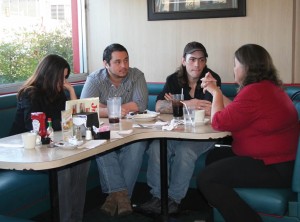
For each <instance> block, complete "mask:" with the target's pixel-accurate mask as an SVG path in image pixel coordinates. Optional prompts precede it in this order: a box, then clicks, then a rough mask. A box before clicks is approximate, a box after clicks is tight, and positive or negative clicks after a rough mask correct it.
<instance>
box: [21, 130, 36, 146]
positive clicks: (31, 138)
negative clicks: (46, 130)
mask: <svg viewBox="0 0 300 222" xmlns="http://www.w3.org/2000/svg"><path fill="white" fill-rule="evenodd" d="M21 136H22V141H23V145H24V148H25V149H33V148H35V144H36V137H37V134H36V133H34V132H28V133H23V134H22V135H21Z"/></svg>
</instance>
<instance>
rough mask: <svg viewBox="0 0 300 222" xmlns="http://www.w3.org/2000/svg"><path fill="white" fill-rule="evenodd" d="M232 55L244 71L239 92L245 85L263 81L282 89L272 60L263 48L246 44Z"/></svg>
mask: <svg viewBox="0 0 300 222" xmlns="http://www.w3.org/2000/svg"><path fill="white" fill-rule="evenodd" d="M234 55H235V58H236V59H237V60H238V61H239V62H240V63H241V64H242V65H244V67H245V70H246V76H245V79H244V80H243V81H242V83H241V84H240V87H239V90H241V89H242V88H243V87H244V86H246V85H249V84H251V83H257V82H260V81H263V80H269V81H271V82H273V83H274V84H275V85H277V86H280V87H282V81H281V80H280V79H279V76H278V72H277V70H276V68H275V66H274V64H273V60H272V58H271V56H270V54H269V53H268V52H267V50H266V49H265V48H263V47H262V46H259V45H256V44H247V45H243V46H241V47H240V48H239V49H238V50H236V52H235V54H234Z"/></svg>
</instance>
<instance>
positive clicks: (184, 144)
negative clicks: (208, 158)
mask: <svg viewBox="0 0 300 222" xmlns="http://www.w3.org/2000/svg"><path fill="white" fill-rule="evenodd" d="M214 143H215V142H206V141H205V142H204V141H195V140H167V147H168V172H169V173H168V176H169V189H168V194H169V197H170V198H172V199H173V200H175V202H176V203H180V202H181V200H182V199H183V198H184V197H185V195H186V193H187V190H188V188H189V184H190V180H191V178H192V175H193V172H194V168H195V162H196V160H197V159H198V157H199V156H200V155H201V154H202V153H204V152H206V151H207V150H209V149H210V148H212V147H213V145H214ZM159 146H160V144H159V140H153V141H151V142H150V144H149V148H148V150H147V154H148V155H149V160H148V169H147V183H148V186H150V188H151V190H150V192H151V194H152V196H153V197H158V198H160V192H161V190H160V147H159Z"/></svg>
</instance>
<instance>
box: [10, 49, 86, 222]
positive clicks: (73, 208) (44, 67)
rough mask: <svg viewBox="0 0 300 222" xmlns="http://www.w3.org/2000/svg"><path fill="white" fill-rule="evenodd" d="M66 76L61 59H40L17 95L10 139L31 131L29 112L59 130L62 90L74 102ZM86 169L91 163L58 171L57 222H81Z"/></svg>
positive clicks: (63, 97)
mask: <svg viewBox="0 0 300 222" xmlns="http://www.w3.org/2000/svg"><path fill="white" fill-rule="evenodd" d="M69 75H70V65H69V64H68V62H67V61H66V60H65V59H64V58H62V57H61V56H58V55H53V54H51V55H47V56H46V57H44V58H43V59H42V61H41V62H40V63H39V64H38V66H37V69H36V71H35V72H34V74H33V75H32V76H31V77H30V78H29V79H28V80H27V81H26V82H25V84H24V85H23V86H22V87H21V89H20V90H19V92H18V94H17V98H18V104H17V113H16V117H15V121H14V123H13V126H12V129H11V132H10V134H11V135H14V134H18V133H23V132H26V131H30V130H32V120H31V113H32V112H44V113H45V114H46V117H47V118H51V119H52V122H53V129H54V130H60V129H61V124H60V122H61V111H62V110H65V103H66V101H67V96H66V94H65V90H67V91H68V93H69V97H70V99H77V97H76V94H75V91H74V88H73V86H72V85H71V84H70V83H69V82H68V81H67V78H68V77H69ZM89 167H90V161H85V162H84V161H83V162H80V163H75V164H72V165H71V166H66V167H63V168H60V169H59V170H58V173H57V174H58V193H59V212H60V221H64V222H70V221H82V218H83V209H84V202H85V193H86V180H87V176H88V171H89ZM74 197H76V198H74Z"/></svg>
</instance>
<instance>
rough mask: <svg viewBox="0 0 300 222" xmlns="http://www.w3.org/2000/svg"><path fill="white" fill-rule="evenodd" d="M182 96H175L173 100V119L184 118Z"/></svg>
mask: <svg viewBox="0 0 300 222" xmlns="http://www.w3.org/2000/svg"><path fill="white" fill-rule="evenodd" d="M180 101H182V95H181V94H174V95H173V100H172V108H173V117H174V119H181V118H182V116H183V104H182V103H181V102H180Z"/></svg>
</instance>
